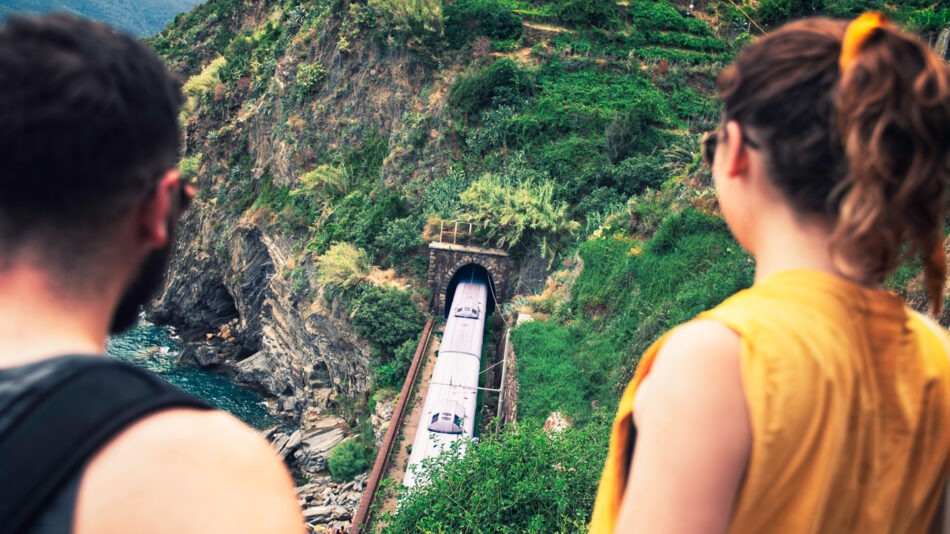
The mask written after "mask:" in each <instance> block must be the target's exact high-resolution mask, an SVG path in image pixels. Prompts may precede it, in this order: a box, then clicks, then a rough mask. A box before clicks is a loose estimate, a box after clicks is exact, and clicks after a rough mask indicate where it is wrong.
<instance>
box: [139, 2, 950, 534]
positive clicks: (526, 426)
mask: <svg viewBox="0 0 950 534" xmlns="http://www.w3.org/2000/svg"><path fill="white" fill-rule="evenodd" d="M736 6H738V7H736ZM868 7H877V8H880V9H883V10H887V11H888V12H890V13H892V14H893V16H894V18H895V19H897V20H899V21H902V22H904V23H905V24H907V26H908V27H909V28H911V29H912V30H914V31H920V32H930V31H933V30H934V29H937V28H940V27H942V26H945V25H946V24H947V23H948V13H950V12H948V5H947V4H946V2H945V1H944V0H941V1H940V2H937V3H936V4H930V3H923V2H922V0H910V1H907V2H899V3H896V4H893V3H891V4H884V3H882V2H880V1H878V0H860V1H858V0H853V1H852V0H842V1H834V0H824V1H814V0H808V1H807V2H806V1H799V0H761V1H760V2H756V3H750V2H737V3H736V4H733V3H732V2H726V1H723V2H720V1H713V2H709V3H704V5H703V6H702V7H701V10H700V11H699V12H698V16H685V9H686V7H685V2H684V3H676V2H671V1H669V0H635V1H631V2H614V1H612V0H552V1H543V0H455V1H454V2H451V3H445V5H443V2H441V1H439V0H413V1H411V2H403V1H397V0H365V1H364V0H351V1H348V2H346V1H344V2H340V1H331V0H271V1H268V2H261V5H260V6H258V7H257V8H256V9H255V11H254V17H256V19H255V20H256V22H257V24H256V26H255V25H249V24H246V23H245V22H246V21H243V20H242V19H241V18H240V16H239V14H240V13H241V12H242V11H243V10H247V9H248V7H247V6H246V5H245V3H243V2H241V1H239V0H209V1H208V2H206V3H205V4H202V5H200V6H199V7H197V8H196V9H195V10H194V11H192V12H191V13H190V14H188V15H186V16H182V17H180V18H179V19H178V20H177V21H176V23H175V24H174V25H172V26H171V27H170V28H169V30H167V31H166V32H163V33H162V34H160V35H158V36H156V37H154V38H152V39H150V40H149V42H150V44H151V45H152V46H154V47H155V48H156V50H158V51H160V52H161V53H162V54H163V55H164V57H165V58H166V59H167V60H168V62H169V64H171V65H172V66H173V67H174V68H175V69H176V70H177V71H178V72H180V73H182V74H183V75H185V76H187V77H188V78H189V80H188V83H187V84H186V86H185V87H186V93H187V95H188V97H189V103H188V105H187V106H186V108H185V110H184V111H183V115H182V120H183V121H184V122H185V124H186V125H187V126H190V127H191V128H190V129H189V130H188V131H189V135H190V136H191V140H190V141H189V143H188V145H187V148H186V152H185V154H184V158H183V160H182V165H181V166H182V170H183V172H184V173H185V174H186V176H189V177H194V178H195V179H196V180H197V182H198V184H199V186H200V187H201V193H200V196H199V200H200V202H199V209H213V210H214V212H215V213H217V214H220V216H221V218H222V220H221V222H219V223H217V226H216V231H219V232H222V233H224V232H226V231H227V229H228V227H229V226H228V225H230V224H232V223H233V222H234V221H236V220H238V219H241V220H245V221H247V220H254V221H256V222H257V224H260V225H263V226H266V227H268V229H269V230H270V231H275V232H279V233H282V234H284V235H286V236H288V237H289V238H290V239H292V241H293V242H294V243H295V246H294V254H295V257H294V258H293V261H292V262H291V263H290V264H289V265H288V267H287V268H286V271H285V272H284V273H282V274H283V275H284V276H286V277H287V278H288V279H289V280H290V281H291V282H292V284H293V288H294V290H295V292H296V293H297V294H298V295H299V296H300V297H301V300H302V302H303V303H304V305H308V306H314V307H316V306H323V307H328V308H330V309H333V310H342V313H343V314H345V315H346V317H348V318H349V320H350V322H351V323H352V325H353V327H354V329H355V331H356V333H357V334H358V335H359V336H361V337H362V338H364V339H365V340H367V342H368V343H369V345H370V346H371V347H372V349H373V364H372V365H373V370H372V371H373V375H374V376H373V383H374V388H375V390H376V391H375V393H374V395H373V397H372V398H373V399H375V398H376V397H377V395H380V394H382V392H387V391H393V390H398V388H399V386H400V385H401V382H402V379H403V377H404V376H405V373H406V370H407V369H408V366H409V360H410V358H411V356H412V353H413V351H414V349H415V344H416V342H417V340H418V336H419V331H420V330H421V325H422V322H423V318H422V315H421V313H420V312H419V303H421V302H423V301H424V300H426V298H427V297H428V296H429V295H428V294H427V293H426V291H427V290H426V289H425V287H424V286H425V273H426V268H427V261H428V256H427V254H426V253H425V252H426V251H425V249H424V247H423V245H424V243H425V240H426V239H429V238H431V234H429V236H427V237H425V238H424V234H425V232H426V231H427V228H431V227H432V225H434V224H435V225H437V224H438V222H439V221H440V220H451V219H461V220H464V221H471V222H474V223H477V224H476V233H477V238H478V239H479V240H481V241H483V242H484V243H486V244H490V245H493V246H500V247H505V248H508V249H509V250H510V252H511V253H512V255H513V256H515V257H516V258H517V259H519V260H524V261H525V263H527V262H530V261H535V262H537V260H539V259H543V263H544V265H547V266H548V272H547V274H548V275H549V276H548V280H547V286H546V287H545V288H543V290H542V288H538V287H535V288H530V290H529V291H526V292H525V293H536V294H524V295H521V296H519V297H517V298H515V299H514V301H513V302H512V303H510V304H509V305H507V306H506V311H512V310H514V309H523V310H526V311H530V312H532V313H533V314H534V315H535V318H536V321H535V322H532V323H527V324H524V325H522V326H520V327H518V328H517V329H515V330H514V332H513V337H512V340H513V343H514V345H515V348H516V351H517V353H518V365H519V379H520V385H521V387H520V395H519V400H518V410H519V414H520V416H521V417H522V418H523V419H524V420H523V422H522V423H520V424H519V426H518V427H517V429H508V430H507V431H505V432H501V433H498V434H491V435H488V436H483V438H482V441H481V442H480V443H479V444H477V445H475V444H470V445H468V454H467V455H466V456H465V457H464V458H454V457H451V456H445V457H443V458H441V459H439V460H437V461H435V462H434V463H433V465H432V469H433V471H432V472H433V473H435V475H434V476H433V482H432V483H431V484H430V485H429V486H427V487H426V488H424V489H422V490H419V491H416V492H413V493H411V494H409V495H405V496H404V498H403V501H402V502H403V504H402V505H401V506H400V508H399V511H398V513H397V514H396V515H394V516H392V517H389V518H388V521H389V525H390V526H389V530H388V531H392V532H409V531H419V530H424V531H430V532H475V531H485V532H554V531H572V532H573V531H584V530H585V529H586V522H587V521H588V520H589V513H590V507H591V504H592V500H593V494H594V491H595V488H596V483H597V479H598V477H599V472H600V468H601V466H602V462H603V459H604V455H605V453H606V446H607V438H606V436H607V428H608V425H607V420H608V419H609V415H610V414H611V413H613V411H614V410H615V409H616V405H617V402H618V396H619V393H620V391H621V390H622V388H623V387H624V385H625V384H626V383H627V381H628V380H629V379H630V377H631V375H632V373H633V370H634V369H635V366H636V363H637V361H638V357H639V355H640V354H641V353H642V352H643V351H644V350H645V349H646V348H647V347H648V346H649V344H650V343H652V342H653V341H654V340H655V339H656V338H657V337H658V336H659V335H660V334H661V333H662V332H663V331H665V330H667V329H669V328H671V327H673V326H675V325H676V324H679V323H682V322H683V321H686V320H689V319H690V318H692V317H693V316H695V315H696V314H697V313H699V312H701V311H703V310H705V309H708V308H710V307H712V306H715V305H716V304H717V303H718V302H720V301H721V300H722V299H724V298H725V297H727V296H728V295H730V294H731V293H733V292H735V291H737V290H739V289H741V288H743V287H746V286H748V285H749V284H750V283H751V280H752V273H753V265H752V261H751V259H750V258H749V257H748V255H746V254H745V253H744V252H743V251H742V250H741V248H740V247H739V246H738V245H737V244H736V243H735V241H734V240H733V238H732V237H731V236H730V235H729V232H728V230H727V228H726V226H725V224H724V222H723V220H722V219H721V217H720V216H719V215H718V208H717V205H716V201H715V196H714V193H713V192H712V190H711V188H710V181H709V175H708V171H705V170H704V169H702V168H701V166H700V165H699V155H698V152H699V142H698V140H699V137H700V135H701V134H702V133H703V132H704V131H707V130H709V129H712V128H714V127H715V126H716V124H717V122H718V120H719V115H720V105H719V103H718V102H717V101H716V99H715V92H714V85H715V83H714V82H715V77H716V75H717V73H718V72H719V70H720V69H721V68H722V67H723V66H724V65H725V64H727V63H728V62H729V61H731V60H732V58H733V57H734V55H735V53H736V51H737V50H738V48H739V47H740V46H741V45H742V44H743V43H745V42H747V41H748V40H749V39H752V38H754V35H755V34H757V33H758V32H759V29H758V28H759V27H766V28H771V27H775V26H776V25H778V24H780V23H781V22H783V21H785V20H788V19H789V18H794V17H798V16H804V15H808V14H812V13H824V14H834V15H850V14H853V13H856V12H857V11H859V10H863V9H866V8H868ZM739 8H741V10H740V9H739ZM248 16H250V15H248ZM407 57H408V58H409V59H406V58H407ZM355 58H359V59H358V60H357V59H355ZM397 60H398V61H402V62H404V67H405V70H406V71H411V72H416V73H417V74H416V75H414V77H412V78H407V79H400V80H395V79H393V78H392V77H390V78H386V77H385V76H387V74H385V72H386V69H385V66H386V63H387V62H390V61H397ZM356 61H359V62H362V63H360V68H361V69H363V70H361V71H359V74H358V75H352V77H351V79H349V80H347V79H342V78H341V75H343V74H345V73H346V72H347V71H346V68H345V67H346V65H348V64H352V63H355V62H356ZM341 65H343V66H341ZM367 70H369V71H370V72H371V73H372V74H371V75H368V76H367V75H365V71H367ZM413 84H417V85H416V86H413ZM407 85H408V86H413V87H415V89H414V90H415V92H413V90H406V89H405V87H406V86H407ZM375 94H384V95H386V99H388V101H391V102H396V103H397V104H396V106H397V107H398V106H402V107H398V108H399V109H402V110H403V112H402V114H401V116H399V117H388V118H387V119H388V120H379V117H378V114H376V112H377V111H378V110H375V109H373V110H369V111H367V110H366V109H362V110H361V111H360V109H361V108H360V105H361V104H360V102H361V100H360V99H365V97H368V96H373V95H375ZM353 95H359V97H360V98H356V99H354V98H352V97H353ZM255 114H256V116H264V117H267V119H268V121H270V122H269V123H268V124H269V125H270V123H272V124H273V128H272V129H269V130H267V132H268V134H269V135H270V136H272V137H273V139H269V140H268V143H269V144H266V145H265V147H264V148H263V149H262V148H261V146H260V145H261V141H260V139H255V138H252V136H251V135H250V134H249V132H248V130H249V128H248V126H247V125H248V123H249V122H250V120H249V119H248V117H253V116H255ZM195 132H197V133H195ZM255 143H256V144H257V146H256V147H255ZM261 150H265V151H267V154H268V156H267V157H266V158H264V157H261V154H260V152H261ZM255 151H257V152H256V154H255ZM271 153H279V154H281V157H285V158H286V161H285V162H284V163H285V165H283V166H282V167H281V166H277V165H272V164H271V160H270V159H269V158H270V154H271ZM252 154H255V156H252ZM255 157H256V160H255ZM437 231H438V230H436V233H437ZM912 277H913V274H912V273H911V272H909V271H902V272H901V273H900V282H899V283H898V285H901V283H903V284H906V283H907V282H908V281H909V280H910V279H911V278H912ZM394 280H395V281H394ZM407 287H408V288H409V289H406V288H407ZM372 402H373V401H370V402H369V405H367V403H366V402H365V400H362V399H348V400H346V403H348V404H347V405H346V406H347V407H348V408H347V410H348V413H347V416H348V419H349V420H350V421H351V422H352V423H353V425H354V426H355V427H357V428H358V430H359V432H360V433H361V438H360V439H359V440H350V441H347V442H345V443H344V445H341V446H340V447H339V448H338V449H337V450H336V451H334V457H335V458H336V459H335V460H334V459H333V458H331V465H330V468H331V470H332V471H334V476H337V477H339V478H347V477H349V476H352V473H353V472H354V470H359V469H363V468H365V465H368V464H364V462H365V461H366V459H367V457H368V456H367V455H368V454H370V453H371V452H372V451H371V448H372V443H373V440H372V435H371V431H369V435H367V432H368V429H367V427H368V417H367V415H368V413H369V411H370V405H371V404H372ZM552 411H560V412H561V413H562V414H564V415H565V416H567V418H568V419H570V420H571V421H572V424H573V425H574V427H573V428H572V429H569V430H567V431H565V432H563V433H559V434H548V433H546V432H543V431H541V430H539V426H540V424H539V423H540V421H542V420H543V419H544V418H546V417H547V416H548V415H549V413H550V412H552ZM391 489H392V490H393V491H395V488H391Z"/></svg>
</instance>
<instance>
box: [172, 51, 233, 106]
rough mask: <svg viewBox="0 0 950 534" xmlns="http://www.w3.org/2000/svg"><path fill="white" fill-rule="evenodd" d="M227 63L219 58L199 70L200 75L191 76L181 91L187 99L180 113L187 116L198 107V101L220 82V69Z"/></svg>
mask: <svg viewBox="0 0 950 534" xmlns="http://www.w3.org/2000/svg"><path fill="white" fill-rule="evenodd" d="M226 63H227V60H226V59H225V58H223V57H221V56H218V57H217V58H215V59H214V60H213V61H212V62H211V63H208V65H207V66H206V67H205V68H204V69H202V70H201V72H200V73H198V74H196V75H194V76H192V77H191V78H189V79H188V81H187V82H185V85H183V86H182V88H181V90H182V93H184V95H185V97H187V101H186V102H185V104H184V106H182V113H184V115H186V116H187V115H189V114H191V113H192V112H193V111H194V110H195V106H197V105H198V100H199V99H200V98H202V97H203V96H204V95H205V94H207V93H209V92H210V91H213V90H214V88H215V86H216V85H218V83H220V82H221V76H220V72H221V67H223V66H224V65H225V64H226Z"/></svg>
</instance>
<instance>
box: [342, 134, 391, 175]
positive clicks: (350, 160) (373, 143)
mask: <svg viewBox="0 0 950 534" xmlns="http://www.w3.org/2000/svg"><path fill="white" fill-rule="evenodd" d="M388 153H389V143H388V142H387V141H386V140H385V139H383V138H382V136H380V135H379V131H378V130H373V131H372V132H371V133H370V134H369V135H368V136H366V139H365V140H364V141H363V144H361V145H359V146H357V147H355V148H353V149H351V150H350V151H349V152H347V153H346V156H345V157H344V160H345V162H346V168H347V169H348V170H349V173H350V175H351V176H352V177H353V180H354V181H355V182H356V183H365V184H370V183H372V182H373V181H375V180H377V179H378V178H379V171H380V169H382V167H383V160H384V159H386V154H388Z"/></svg>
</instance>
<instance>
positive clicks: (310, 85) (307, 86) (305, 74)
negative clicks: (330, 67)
mask: <svg viewBox="0 0 950 534" xmlns="http://www.w3.org/2000/svg"><path fill="white" fill-rule="evenodd" d="M326 76H327V69H325V68H324V67H323V65H321V64H320V62H319V61H315V62H313V63H310V64H309V65H301V66H300V67H299V68H298V69H297V79H296V82H295V85H294V91H295V93H296V95H297V100H303V98H304V97H306V96H309V95H311V94H313V93H314V92H315V91H316V89H317V86H319V85H320V82H322V81H323V79H324V78H326Z"/></svg>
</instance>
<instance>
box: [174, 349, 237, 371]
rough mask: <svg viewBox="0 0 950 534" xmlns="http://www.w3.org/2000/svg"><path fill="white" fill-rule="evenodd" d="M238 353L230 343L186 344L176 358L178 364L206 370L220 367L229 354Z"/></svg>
mask: <svg viewBox="0 0 950 534" xmlns="http://www.w3.org/2000/svg"><path fill="white" fill-rule="evenodd" d="M239 351H240V348H238V347H237V346H235V345H233V344H230V343H214V344H204V343H187V344H185V346H184V347H183V348H182V350H181V355H180V356H178V362H179V363H184V364H188V365H196V366H198V367H202V368H205V369H208V368H213V367H217V366H219V365H221V363H222V360H224V359H225V358H226V357H227V355H228V354H229V353H230V354H233V353H236V352H239Z"/></svg>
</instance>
